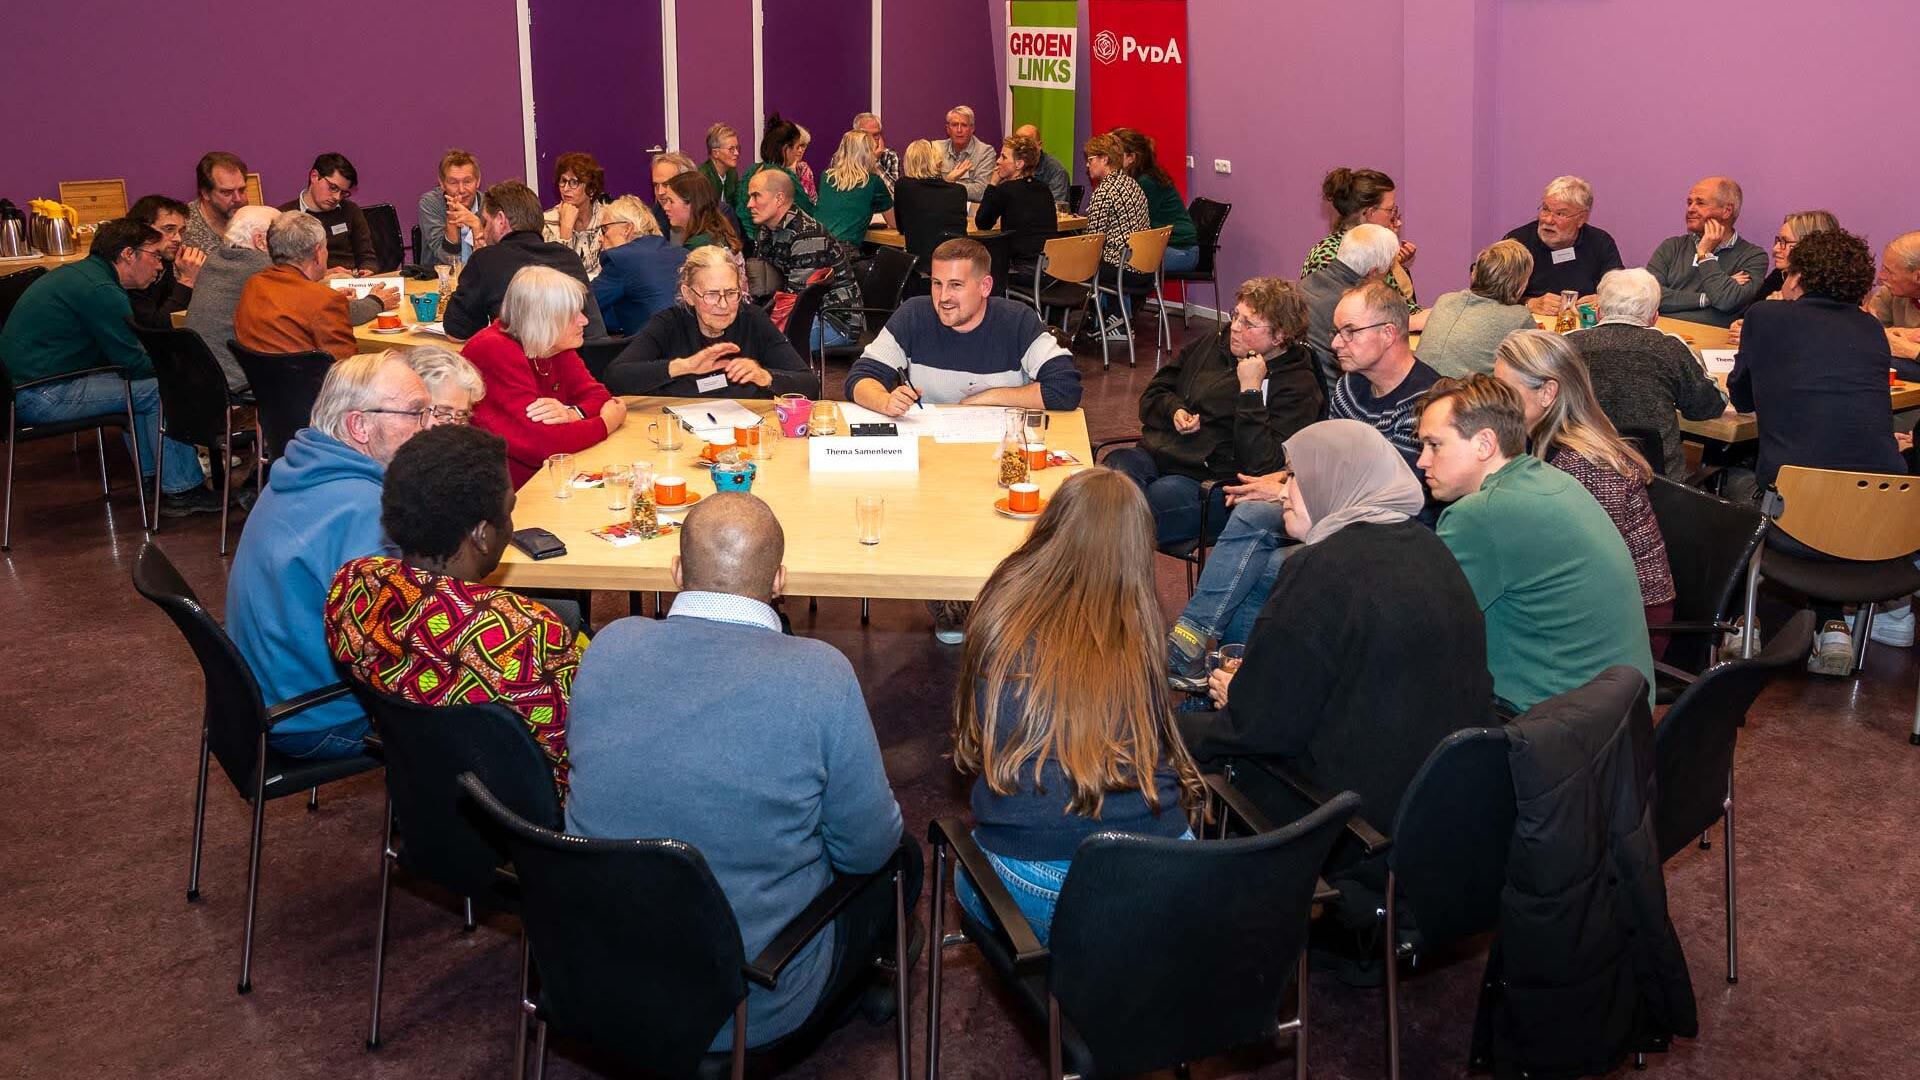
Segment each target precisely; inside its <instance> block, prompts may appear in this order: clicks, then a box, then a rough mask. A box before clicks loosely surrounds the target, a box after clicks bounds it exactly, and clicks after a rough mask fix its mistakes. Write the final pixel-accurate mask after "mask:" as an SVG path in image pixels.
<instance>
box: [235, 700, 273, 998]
mask: <svg viewBox="0 0 1920 1080" xmlns="http://www.w3.org/2000/svg"><path fill="white" fill-rule="evenodd" d="M253 760H254V762H255V765H254V769H253V771H254V773H255V779H254V785H253V843H252V844H251V846H250V847H249V849H248V852H247V929H246V933H245V934H244V935H243V936H242V937H241V939H240V993H242V994H246V993H251V992H252V991H253V921H254V916H255V915H256V913H257V912H258V911H259V906H260V834H261V833H262V832H264V831H265V830H266V827H267V783H266V781H267V733H266V732H265V731H262V732H261V733H260V746H259V750H258V752H257V753H256V754H255V755H254V759H253Z"/></svg>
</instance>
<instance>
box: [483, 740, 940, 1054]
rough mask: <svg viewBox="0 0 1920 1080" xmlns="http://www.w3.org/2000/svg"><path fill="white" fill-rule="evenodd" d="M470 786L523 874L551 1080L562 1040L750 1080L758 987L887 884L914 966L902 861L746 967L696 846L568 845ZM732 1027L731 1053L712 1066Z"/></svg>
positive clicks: (769, 984) (539, 1041) (898, 1027)
mask: <svg viewBox="0 0 1920 1080" xmlns="http://www.w3.org/2000/svg"><path fill="white" fill-rule="evenodd" d="M460 783H461V786H463V787H464V788H465V789H466V791H467V793H468V795H469V796H471V797H472V799H473V801H474V802H476V803H478V804H479V806H480V808H481V810H482V812H483V813H484V814H485V816H486V817H487V818H488V819H489V820H490V821H491V823H492V825H493V826H494V827H495V828H497V829H498V830H499V835H500V838H501V840H502V841H503V843H504V844H505V846H506V849H507V853H508V855H509V856H511V858H512V861H513V870H514V874H515V877H516V878H517V880H518V885H519V890H520V898H521V922H522V925H524V927H525V928H526V935H527V942H528V944H529V945H530V946H531V948H532V953H533V967H534V971H535V972H536V975H537V978H536V980H535V981H536V983H537V986H538V989H537V990H536V991H535V992H534V994H533V996H532V997H531V998H530V999H528V1000H525V1001H523V1002H522V1003H521V1004H522V1008H523V1009H524V1010H525V1011H526V1012H527V1013H528V1014H530V1015H532V1017H533V1018H534V1024H535V1029H536V1035H535V1046H534V1058H535V1061H536V1062H537V1064H536V1066H535V1068H536V1070H539V1071H540V1072H543V1071H544V1068H545V1062H546V1050H547V1035H548V1032H549V1029H551V1030H552V1032H553V1033H555V1034H559V1035H567V1036H573V1037H576V1038H579V1039H581V1040H583V1041H584V1042H586V1043H588V1044H590V1045H592V1046H593V1047H595V1048H597V1049H598V1050H600V1051H602V1052H604V1053H606V1054H609V1055H612V1056H613V1057H615V1058H618V1059H620V1061H621V1062H622V1063H624V1064H625V1065H627V1066H628V1067H630V1068H634V1069H639V1070H645V1071H646V1072H647V1073H649V1074H655V1073H657V1074H661V1075H666V1076H692V1075H698V1076H702V1077H719V1076H732V1077H734V1078H735V1080H739V1078H740V1077H743V1076H745V1075H746V1066H747V1059H748V1056H749V1054H748V1051H747V1042H746V1039H747V983H748V982H749V981H751V982H753V983H754V984H755V985H757V986H763V987H766V988H768V989H772V988H774V987H775V986H777V985H778V984H779V980H780V977H781V974H782V973H783V972H784V971H785V970H786V967H787V965H788V964H789V963H791V962H792V960H793V958H794V957H795V956H797V955H798V954H799V953H800V951H801V950H802V949H803V948H804V947H805V946H806V945H807V943H808V942H810V941H812V940H813V939H814V938H815V937H816V936H817V935H818V934H819V933H820V932H821V931H822V930H824V929H826V928H827V927H828V926H830V925H832V923H833V919H834V916H835V915H837V914H838V913H839V912H840V910H841V909H842V908H844V907H845V906H846V905H847V904H848V902H850V901H851V900H852V899H853V898H854V897H855V896H856V895H858V894H859V893H860V891H861V890H863V889H864V888H866V887H867V886H868V885H869V883H871V882H873V881H875V880H876V879H878V878H881V877H887V878H890V879H891V880H892V882H893V902H894V919H895V922H894V948H895V950H896V952H895V954H894V955H896V956H906V955H908V954H907V921H908V915H909V913H908V911H907V907H906V892H905V881H904V869H903V865H902V863H901V861H900V859H899V858H895V859H894V860H892V861H890V862H889V863H888V864H887V865H886V866H884V867H882V868H881V869H879V870H877V871H875V872H874V873H872V874H868V875H864V876H861V877H843V878H838V879H836V880H835V881H834V883H833V884H832V885H830V886H829V887H828V888H827V889H826V890H825V891H823V892H822V893H821V894H820V895H819V896H817V897H816V898H815V899H814V901H813V902H812V903H811V904H809V905H807V907H806V909H805V910H803V911H802V912H801V913H800V914H799V915H798V916H796V917H795V918H794V920H793V922H791V923H789V924H788V925H787V927H786V928H785V929H784V930H782V931H781V932H780V933H779V935H777V936H776V937H775V938H774V939H773V941H772V942H771V943H769V944H768V946H767V948H766V950H765V951H764V952H762V953H761V954H760V955H759V956H758V957H755V958H754V959H753V960H751V961H749V960H748V959H747V956H746V951H745V948H744V947H743V946H742V944H741V941H740V926H739V924H738V923H737V922H735V921H734V917H733V908H732V906H731V905H730V904H728V903H727V897H726V894H725V893H723V892H722V891H721V890H720V883H719V882H717V881H715V880H714V878H713V873H712V871H710V870H709V869H707V862H706V860H705V859H704V858H702V857H701V855H700V852H699V851H698V850H696V849H695V848H693V847H692V846H691V845H688V844H685V843H682V842H680V841H678V840H603V839H589V838H587V837H583V836H570V835H565V834H562V833H559V832H555V831H554V830H552V829H544V828H541V827H540V826H538V825H534V824H532V823H530V822H528V821H526V820H525V819H523V818H521V817H520V816H519V815H518V814H515V813H514V812H513V811H512V810H510V809H508V808H507V807H506V806H505V805H503V804H502V803H501V801H500V800H499V799H496V798H495V797H494V796H493V793H492V792H491V791H489V790H488V789H487V785H486V784H484V783H482V782H481V781H480V780H479V779H478V778H477V777H475V776H474V775H473V774H471V773H467V774H464V775H462V776H461V777H460ZM898 985H899V989H900V1005H899V1013H898V1015H897V1016H896V1018H895V1022H894V1037H895V1047H894V1049H895V1052H896V1054H897V1055H898V1063H899V1076H900V1080H907V1077H908V1071H907V1055H908V1046H907V1005H908V1000H907V999H908V994H907V988H908V987H907V980H906V978H905V973H904V972H902V973H900V977H899V979H898ZM729 1017H731V1018H732V1019H733V1049H732V1052H731V1053H725V1054H709V1053H707V1046H708V1044H710V1043H711V1042H712V1041H713V1037H714V1034H715V1033H716V1032H718V1031H719V1030H720V1028H721V1026H722V1025H723V1024H725V1023H726V1022H727V1019H728V1018H729ZM794 1049H804V1047H798V1048H794V1047H781V1046H780V1044H779V1043H776V1044H773V1045H770V1046H767V1047H763V1048H761V1049H760V1050H756V1051H755V1052H754V1054H755V1055H756V1056H762V1055H766V1056H775V1057H777V1056H779V1055H781V1054H782V1053H784V1052H790V1051H792V1050H794ZM524 1068H525V1060H524V1058H523V1059H522V1060H521V1061H520V1062H517V1063H516V1064H515V1066H514V1076H515V1078H516V1080H518V1078H519V1077H520V1076H521V1075H522V1072H523V1070H524ZM536 1075H539V1072H536Z"/></svg>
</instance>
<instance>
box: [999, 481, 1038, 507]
mask: <svg viewBox="0 0 1920 1080" xmlns="http://www.w3.org/2000/svg"><path fill="white" fill-rule="evenodd" d="M1007 509H1009V510H1011V511H1013V512H1014V513H1016V514H1031V513H1033V512H1034V511H1036V510H1038V509H1040V485H1039V484H1013V485H1010V486H1008V488H1007Z"/></svg>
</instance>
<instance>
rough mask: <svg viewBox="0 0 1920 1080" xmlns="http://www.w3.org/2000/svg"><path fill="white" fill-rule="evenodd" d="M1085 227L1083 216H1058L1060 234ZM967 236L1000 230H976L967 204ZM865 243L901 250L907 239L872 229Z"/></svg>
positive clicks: (894, 231)
mask: <svg viewBox="0 0 1920 1080" xmlns="http://www.w3.org/2000/svg"><path fill="white" fill-rule="evenodd" d="M1086 227H1087V219H1086V216H1085V215H1083V214H1061V215H1060V231H1061V232H1079V231H1080V230H1082V229H1084V228H1086ZM967 235H968V236H999V235H1000V230H999V229H982V228H977V227H976V226H975V225H974V224H973V204H972V203H969V204H967ZM867 243H869V244H879V245H880V246H881V247H896V248H903V247H906V246H907V238H906V235H905V234H903V233H902V232H901V231H900V230H899V229H884V228H873V229H868V230H867Z"/></svg>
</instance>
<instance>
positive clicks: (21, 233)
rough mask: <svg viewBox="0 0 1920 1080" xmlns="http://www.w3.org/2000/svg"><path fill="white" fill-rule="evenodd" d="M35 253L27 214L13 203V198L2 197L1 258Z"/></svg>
mask: <svg viewBox="0 0 1920 1080" xmlns="http://www.w3.org/2000/svg"><path fill="white" fill-rule="evenodd" d="M33 253H34V252H33V237H32V233H31V232H30V230H29V226H28V224H27V215H26V214H25V213H23V212H22V211H21V209H20V208H19V207H17V206H15V205H13V200H12V199H0V259H19V258H25V257H27V256H29V255H32V254H33Z"/></svg>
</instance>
